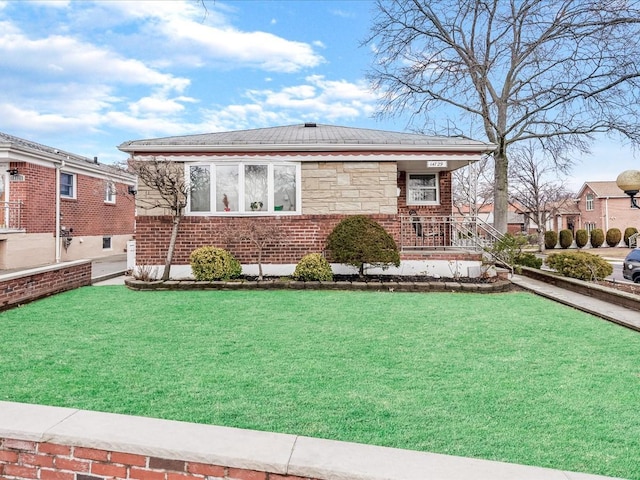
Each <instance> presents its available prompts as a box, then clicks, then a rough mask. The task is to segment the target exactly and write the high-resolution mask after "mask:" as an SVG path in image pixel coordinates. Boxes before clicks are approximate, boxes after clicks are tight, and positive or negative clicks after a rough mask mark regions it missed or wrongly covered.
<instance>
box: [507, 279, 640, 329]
mask: <svg viewBox="0 0 640 480" xmlns="http://www.w3.org/2000/svg"><path fill="white" fill-rule="evenodd" d="M511 281H512V282H513V283H514V284H515V285H518V286H519V287H521V288H524V289H525V290H529V291H531V292H533V293H536V294H538V295H541V296H543V297H546V298H549V299H551V300H555V301H556V302H560V303H563V304H564V305H568V306H570V307H573V308H576V309H578V310H581V311H583V312H586V313H590V314H591V315H594V316H596V317H600V318H604V319H605V320H608V321H610V322H614V323H617V324H620V325H623V326H626V327H629V328H632V329H634V330H638V331H640V312H638V311H636V310H631V309H629V308H624V307H621V306H619V305H614V304H612V303H609V302H605V301H603V300H598V299H597V298H593V297H590V296H588V295H582V294H580V293H575V292H573V291H571V290H568V289H565V288H560V287H556V286H554V285H550V284H548V283H546V282H541V281H539V280H534V279H532V278H528V277H525V276H523V275H513V276H512V277H511Z"/></svg>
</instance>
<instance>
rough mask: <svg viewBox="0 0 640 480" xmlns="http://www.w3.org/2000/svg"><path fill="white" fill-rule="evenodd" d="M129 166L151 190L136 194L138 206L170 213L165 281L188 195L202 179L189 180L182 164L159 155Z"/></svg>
mask: <svg viewBox="0 0 640 480" xmlns="http://www.w3.org/2000/svg"><path fill="white" fill-rule="evenodd" d="M127 166H128V170H129V172H131V173H133V174H135V175H137V176H138V183H139V184H142V185H141V186H146V187H147V188H148V189H149V190H150V193H149V195H138V196H137V197H136V206H137V208H141V209H145V210H150V209H154V208H160V209H163V210H166V211H168V212H169V214H170V215H171V218H172V228H171V238H170V240H169V247H168V248H167V255H166V258H165V264H164V270H163V272H162V280H168V279H169V275H170V272H171V263H172V262H173V254H174V252H175V247H176V240H177V238H178V231H179V229H180V222H181V221H182V217H183V216H184V212H185V208H186V207H187V200H188V198H189V194H190V192H191V191H192V189H194V188H197V185H198V184H199V183H200V179H197V178H194V179H187V178H185V174H184V166H183V165H182V164H179V163H176V162H172V161H168V160H164V159H159V158H156V157H153V158H145V159H129V160H128V162H127ZM192 180H193V181H192ZM143 188H144V187H143ZM139 193H140V192H139Z"/></svg>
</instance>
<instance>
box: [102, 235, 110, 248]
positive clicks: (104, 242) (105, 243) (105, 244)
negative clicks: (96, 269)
mask: <svg viewBox="0 0 640 480" xmlns="http://www.w3.org/2000/svg"><path fill="white" fill-rule="evenodd" d="M111 248H112V247H111V237H102V249H103V250H111Z"/></svg>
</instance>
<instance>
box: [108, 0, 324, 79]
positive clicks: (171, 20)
mask: <svg viewBox="0 0 640 480" xmlns="http://www.w3.org/2000/svg"><path fill="white" fill-rule="evenodd" d="M100 8H108V9H109V10H110V11H112V12H114V15H116V16H118V17H122V18H123V19H129V20H130V19H131V18H136V19H138V20H139V21H144V23H145V27H144V34H145V36H146V37H147V41H148V42H149V43H162V44H164V45H166V49H167V51H168V52H171V58H172V61H173V62H179V61H180V60H183V61H186V62H190V63H188V64H189V65H193V64H195V65H197V66H202V65H210V64H211V62H214V63H215V64H216V66H218V67H220V66H223V67H225V68H244V67H252V68H260V69H263V70H266V71H275V72H285V73H291V72H297V71H300V70H301V69H303V68H311V67H315V66H317V65H320V64H321V63H322V62H324V59H323V58H322V56H320V55H318V54H316V53H315V52H314V50H313V47H312V46H311V45H310V44H308V43H304V42H297V41H292V40H287V39H285V38H282V37H279V36H277V35H274V34H271V33H268V32H261V31H251V32H247V31H242V30H239V29H237V28H235V27H233V26H232V25H231V24H230V23H229V21H228V19H227V17H226V16H225V14H224V13H225V10H226V9H227V8H228V7H226V6H225V4H223V3H215V4H213V7H210V8H207V10H206V11H204V9H203V8H202V7H201V6H200V5H198V4H197V2H184V1H173V2H153V1H145V2H140V1H136V2H124V1H119V2H105V3H104V4H100ZM165 61H169V60H167V59H165Z"/></svg>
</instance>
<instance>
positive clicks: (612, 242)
mask: <svg viewBox="0 0 640 480" xmlns="http://www.w3.org/2000/svg"><path fill="white" fill-rule="evenodd" d="M605 239H606V241H607V245H609V246H610V247H617V246H618V245H619V244H620V241H621V240H622V232H621V231H620V229H619V228H610V229H609V230H607V236H606V237H605Z"/></svg>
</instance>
